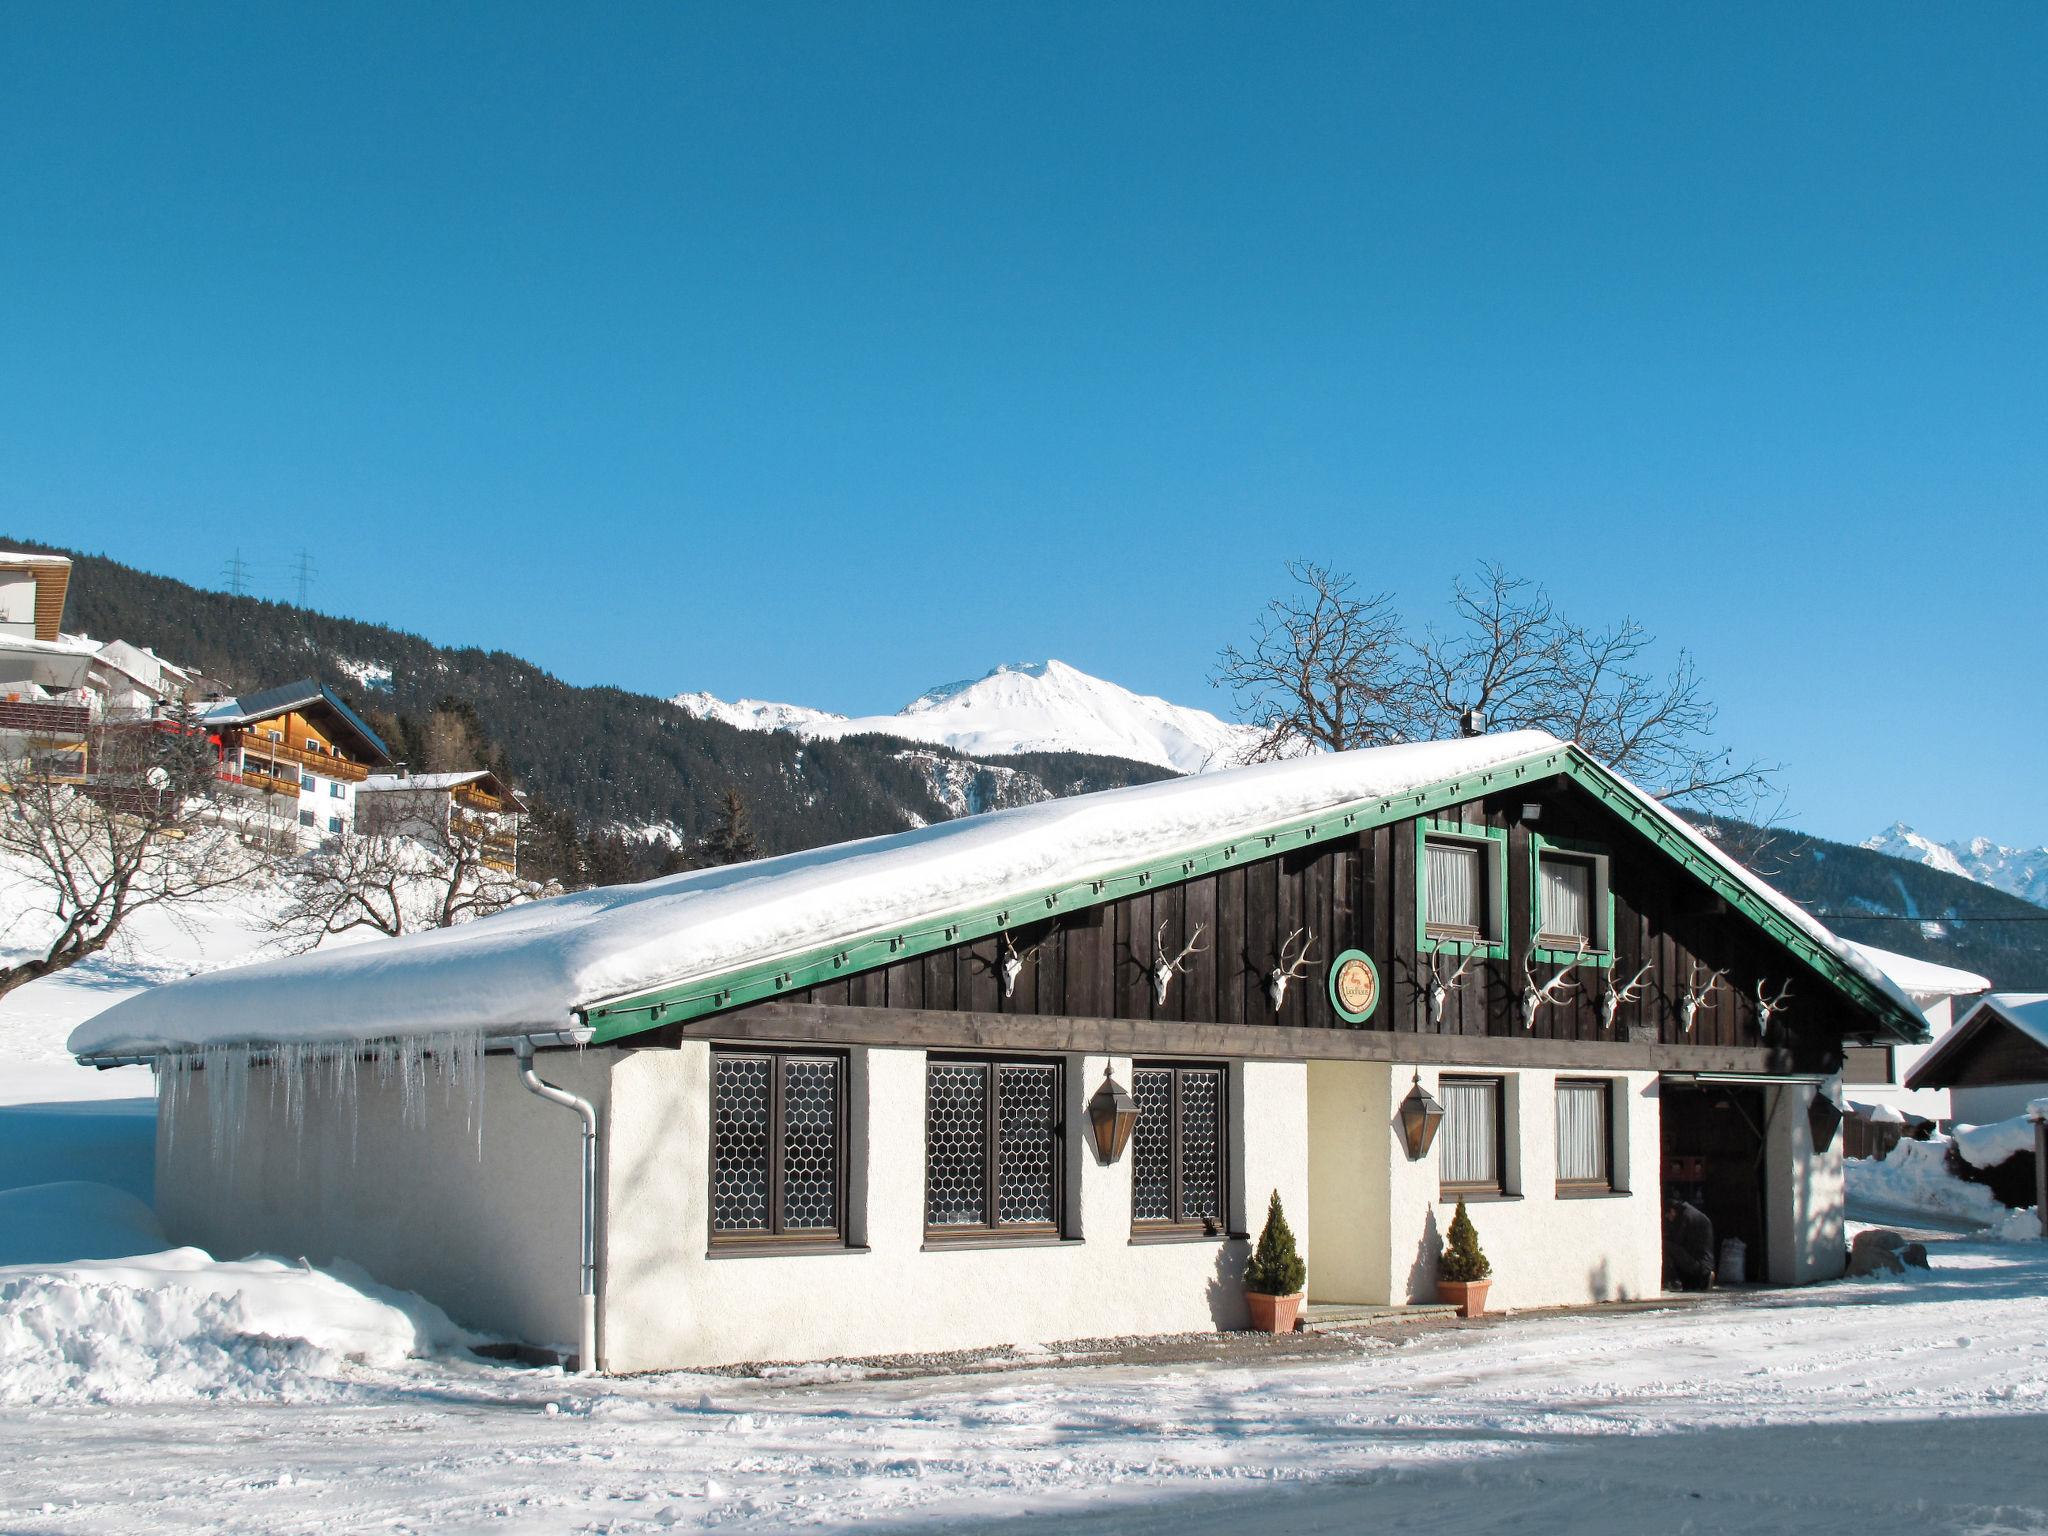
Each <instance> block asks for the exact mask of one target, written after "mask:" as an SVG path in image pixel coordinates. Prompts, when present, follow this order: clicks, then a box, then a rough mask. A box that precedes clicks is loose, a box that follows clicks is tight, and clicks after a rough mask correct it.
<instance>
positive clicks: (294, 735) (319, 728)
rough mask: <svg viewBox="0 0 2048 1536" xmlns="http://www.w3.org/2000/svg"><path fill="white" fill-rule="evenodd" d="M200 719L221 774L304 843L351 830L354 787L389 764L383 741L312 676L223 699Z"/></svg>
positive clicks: (337, 696) (357, 786) (324, 685)
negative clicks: (292, 828)
mask: <svg viewBox="0 0 2048 1536" xmlns="http://www.w3.org/2000/svg"><path fill="white" fill-rule="evenodd" d="M200 721H201V723H202V724H203V725H204V726H205V727H206V730H207V732H208V733H209V735H210V736H211V738H212V740H213V741H214V743H215V744H216V746H217V747H218V749H219V752H220V760H221V772H222V774H223V776H224V777H226V778H227V779H228V780H229V782H230V783H234V784H238V785H240V786H241V787H242V788H243V790H244V791H245V792H246V793H247V794H249V795H250V796H251V797H252V798H255V799H256V800H257V801H258V802H259V803H260V804H261V805H262V806H263V807H264V809H265V810H267V811H268V812H269V814H270V815H271V816H272V817H274V818H275V819H276V820H277V821H279V822H281V823H283V824H286V825H293V826H296V827H297V828H298V830H299V833H300V835H301V836H302V837H303V838H305V839H306V840H307V841H309V842H317V841H318V840H319V839H321V838H323V837H332V836H340V835H342V834H344V833H347V832H349V831H351V830H353V828H354V826H355V818H356V793H357V791H358V790H359V789H360V788H361V787H362V785H363V783H364V782H365V781H366V780H367V779H368V778H369V777H370V774H371V773H372V772H373V771H374V770H376V769H380V768H389V767H390V766H391V753H390V750H389V749H388V748H387V747H386V746H385V745H384V742H383V739H382V738H381V737H379V736H378V735H377V733H376V732H375V731H373V730H371V729H370V727H369V726H368V725H366V724H365V723H364V722H363V719H362V717H361V716H360V715H358V714H357V713H356V712H355V711H354V710H352V709H350V708H349V707H348V705H347V704H346V703H344V702H343V701H342V699H341V696H340V695H339V694H337V693H335V691H334V690H333V689H332V688H329V687H328V686H327V685H326V684H324V683H322V682H320V681H318V680H317V679H315V678H310V677H309V678H306V679H304V680H303V681H300V682H296V683H286V684H284V685H283V686H281V687H277V688H266V689H264V690H263V691H262V692H260V693H250V694H244V695H242V696H241V697H240V698H232V699H227V700H225V701H223V702H221V703H219V704H215V705H213V706H212V707H211V708H209V709H207V710H206V711H205V712H204V713H203V714H202V715H201V716H200Z"/></svg>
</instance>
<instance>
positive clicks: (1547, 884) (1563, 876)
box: [1537, 854, 1593, 945]
mask: <svg viewBox="0 0 2048 1536" xmlns="http://www.w3.org/2000/svg"><path fill="white" fill-rule="evenodd" d="M1537 869H1538V873H1539V875H1540V877H1541V878H1540V880H1539V881H1538V885H1539V888H1540V889H1541V891H1542V896H1543V911H1542V914H1541V918H1540V921H1539V922H1538V925H1537V926H1538V928H1539V929H1540V930H1541V932H1542V936H1543V937H1544V938H1545V939H1562V940H1564V941H1565V942H1566V943H1567V944H1587V945H1590V944H1591V943H1592V942H1593V866H1592V865H1591V864H1588V863H1586V862H1585V861H1583V860H1580V859H1559V858H1552V857H1550V856H1549V855H1547V854H1546V855H1545V856H1544V857H1543V858H1542V859H1540V860H1539V861H1538V864H1537Z"/></svg>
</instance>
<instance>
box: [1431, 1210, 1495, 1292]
mask: <svg viewBox="0 0 2048 1536" xmlns="http://www.w3.org/2000/svg"><path fill="white" fill-rule="evenodd" d="M1436 1272H1437V1277H1438V1278H1439V1279H1443V1280H1450V1281H1459V1280H1463V1281H1473V1280H1484V1279H1485V1278H1486V1277H1487V1276H1488V1275H1490V1274H1492V1273H1493V1266H1492V1265H1491V1264H1489V1263H1488V1262H1487V1259H1486V1255H1485V1254H1483V1253H1481V1252H1480V1251H1479V1229H1478V1228H1476V1227H1474V1226H1473V1225H1472V1218H1471V1217H1470V1216H1468V1215H1466V1214H1465V1202H1464V1201H1462V1200H1460V1201H1459V1202H1458V1209H1457V1212H1456V1214H1454V1215H1453V1216H1452V1217H1451V1235H1450V1239H1449V1241H1447V1242H1446V1243H1445V1244H1444V1251H1443V1256H1442V1257H1441V1258H1440V1259H1438V1260H1437V1265H1436Z"/></svg>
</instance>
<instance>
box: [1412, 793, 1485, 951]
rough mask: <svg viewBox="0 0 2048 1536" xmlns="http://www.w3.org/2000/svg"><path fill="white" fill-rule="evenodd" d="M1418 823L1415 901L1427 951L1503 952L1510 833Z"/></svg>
mask: <svg viewBox="0 0 2048 1536" xmlns="http://www.w3.org/2000/svg"><path fill="white" fill-rule="evenodd" d="M1418 829H1419V832H1420V835H1419V839H1418V843H1417V849H1416V874H1415V885H1416V893H1415V895H1416V900H1415V905H1416V917H1417V919H1418V922H1419V926H1420V928H1421V934H1420V939H1421V947H1422V950H1423V952H1424V953H1426V954H1427V953H1433V952H1435V951H1438V950H1449V951H1452V952H1455V953H1466V952H1471V951H1475V950H1477V951H1483V952H1485V953H1487V954H1498V953H1502V952H1504V951H1502V949H1501V945H1500V940H1501V936H1502V922H1501V914H1502V912H1503V911H1504V910H1505V908H1506V905H1507V902H1506V893H1507V886H1506V880H1505V872H1506V861H1505V847H1506V839H1505V835H1504V834H1502V833H1500V832H1497V831H1495V830H1493V829H1490V828H1487V827H1482V826H1471V827H1468V826H1464V825H1462V824H1459V823H1450V822H1426V823H1419V824H1418Z"/></svg>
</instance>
